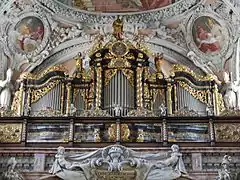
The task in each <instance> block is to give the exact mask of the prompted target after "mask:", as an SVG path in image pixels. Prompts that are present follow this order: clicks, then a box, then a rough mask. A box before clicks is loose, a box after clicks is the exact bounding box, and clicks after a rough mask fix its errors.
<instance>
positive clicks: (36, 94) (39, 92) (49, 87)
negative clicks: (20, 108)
mask: <svg viewBox="0 0 240 180" xmlns="http://www.w3.org/2000/svg"><path fill="white" fill-rule="evenodd" d="M59 82H60V81H59V80H55V81H51V82H50V83H48V85H47V86H45V87H43V88H40V89H36V90H32V103H34V102H37V101H38V100H39V99H40V98H41V97H43V96H44V95H46V94H47V93H48V92H49V91H51V90H52V89H53V88H54V87H56V86H57V85H58V84H59Z"/></svg>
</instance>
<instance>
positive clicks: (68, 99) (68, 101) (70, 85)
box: [66, 82, 72, 115]
mask: <svg viewBox="0 0 240 180" xmlns="http://www.w3.org/2000/svg"><path fill="white" fill-rule="evenodd" d="M71 90H72V84H71V82H68V83H67V110H66V114H67V115H70V108H71V94H72V92H71Z"/></svg>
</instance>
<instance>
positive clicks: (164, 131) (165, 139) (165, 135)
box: [162, 119, 168, 145]
mask: <svg viewBox="0 0 240 180" xmlns="http://www.w3.org/2000/svg"><path fill="white" fill-rule="evenodd" d="M162 140H163V144H164V145H167V142H168V132H167V122H166V119H163V122H162Z"/></svg>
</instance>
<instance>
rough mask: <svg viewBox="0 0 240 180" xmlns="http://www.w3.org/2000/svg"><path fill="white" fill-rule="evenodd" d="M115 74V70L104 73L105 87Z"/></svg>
mask: <svg viewBox="0 0 240 180" xmlns="http://www.w3.org/2000/svg"><path fill="white" fill-rule="evenodd" d="M116 73H117V69H108V70H106V71H105V81H104V85H105V86H107V85H108V84H109V82H110V80H111V79H112V77H113V76H115V74H116Z"/></svg>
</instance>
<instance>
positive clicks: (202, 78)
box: [171, 64, 216, 81]
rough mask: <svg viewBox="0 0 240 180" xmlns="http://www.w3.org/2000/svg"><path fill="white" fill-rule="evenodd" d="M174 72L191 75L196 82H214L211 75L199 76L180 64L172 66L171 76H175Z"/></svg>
mask: <svg viewBox="0 0 240 180" xmlns="http://www.w3.org/2000/svg"><path fill="white" fill-rule="evenodd" d="M175 72H185V73H188V74H190V75H192V76H193V77H194V78H195V79H196V80H198V81H212V80H216V79H215V78H214V76H213V75H212V74H208V75H207V76H201V75H198V74H196V73H195V72H194V71H192V70H191V69H189V68H188V67H186V66H184V65H181V64H174V65H173V70H172V71H171V76H175Z"/></svg>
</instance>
